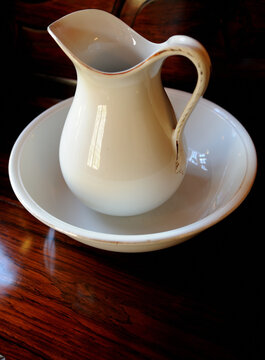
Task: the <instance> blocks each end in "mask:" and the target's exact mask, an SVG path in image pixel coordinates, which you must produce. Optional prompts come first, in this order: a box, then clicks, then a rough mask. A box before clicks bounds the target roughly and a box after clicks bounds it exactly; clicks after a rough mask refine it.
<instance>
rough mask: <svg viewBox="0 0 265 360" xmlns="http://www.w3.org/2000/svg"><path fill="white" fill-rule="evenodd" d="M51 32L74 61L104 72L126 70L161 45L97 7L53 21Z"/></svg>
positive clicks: (141, 61)
mask: <svg viewBox="0 0 265 360" xmlns="http://www.w3.org/2000/svg"><path fill="white" fill-rule="evenodd" d="M48 32H49V33H50V35H51V36H52V37H53V38H54V40H55V41H56V42H57V44H58V45H59V46H60V47H61V49H62V50H63V51H64V52H65V54H66V55H67V56H68V57H69V58H70V59H71V60H72V62H73V63H74V65H77V66H84V67H86V68H89V69H91V70H94V71H97V72H102V73H120V72H126V71H128V69H131V68H134V67H136V66H139V64H141V63H144V62H145V61H146V60H147V59H148V58H149V57H150V55H152V54H153V53H155V52H156V51H157V50H158V47H159V45H158V44H154V43H152V42H150V41H148V40H146V39H145V38H143V37H142V36H141V35H139V34H138V33H136V32H135V31H134V30H133V29H131V28H130V27H128V26H127V25H126V24H125V23H123V22H122V21H121V20H120V19H118V18H116V17H115V16H113V15H111V14H109V13H107V12H105V11H102V10H95V9H89V10H80V11H76V12H74V13H71V14H69V15H66V16H64V17H62V18H61V19H59V20H57V21H55V22H54V23H52V24H51V25H49V27H48Z"/></svg>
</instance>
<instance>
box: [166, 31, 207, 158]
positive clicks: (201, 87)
mask: <svg viewBox="0 0 265 360" xmlns="http://www.w3.org/2000/svg"><path fill="white" fill-rule="evenodd" d="M164 46H165V48H164V51H166V52H168V54H167V56H171V55H182V56H185V57H187V58H188V59H190V60H191V61H192V63H193V64H194V65H195V67H196V69H197V73H198V79H197V84H196V87H195V89H194V91H193V94H192V96H191V98H190V100H189V101H188V103H187V105H186V106H185V109H184V110H183V112H182V114H181V116H180V118H179V120H178V123H177V126H176V129H175V139H176V145H177V148H178V143H179V139H180V136H181V133H182V130H183V128H184V125H185V123H186V121H187V119H188V117H189V116H190V114H191V112H192V111H193V109H194V107H195V106H196V104H197V102H198V101H199V99H200V97H201V96H202V95H203V94H204V92H205V90H206V88H207V85H208V82H209V77H210V72H211V61H210V58H209V55H208V53H207V51H206V50H205V48H204V47H203V46H202V45H201V44H200V43H199V42H198V41H197V40H195V39H193V38H191V37H189V36H184V35H175V36H172V37H171V38H169V39H168V40H167V41H166V42H165V43H164ZM164 55H165V54H164ZM177 150H178V149H177ZM177 156H178V154H177Z"/></svg>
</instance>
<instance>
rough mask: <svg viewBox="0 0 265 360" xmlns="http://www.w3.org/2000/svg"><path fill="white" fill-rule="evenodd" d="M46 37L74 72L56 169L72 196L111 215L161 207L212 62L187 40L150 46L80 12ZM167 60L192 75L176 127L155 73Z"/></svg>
mask: <svg viewBox="0 0 265 360" xmlns="http://www.w3.org/2000/svg"><path fill="white" fill-rule="evenodd" d="M48 31H49V32H50V34H51V35H52V36H53V38H54V39H55V41H56V42H57V43H58V44H59V46H60V47H61V48H62V50H63V51H64V52H65V53H66V55H67V56H68V57H69V58H70V59H71V60H72V62H73V64H74V66H75V68H76V72H77V88H76V93H75V97H74V100H73V103H72V106H71V109H70V111H69V113H68V116H67V119H66V122H65V125H64V129H63V132H62V137H61V142H60V151H59V156H60V165H61V170H62V173H63V176H64V179H65V181H66V183H67V184H68V186H69V187H70V189H71V190H72V191H73V193H74V194H75V195H76V196H78V198H79V199H80V200H82V201H83V202H84V203H85V204H86V205H88V206H89V207H91V208H93V209H95V210H97V211H100V212H103V213H106V214H110V215H135V214H139V213H142V212H146V211H148V210H151V209H153V208H155V207H157V206H159V205H161V204H162V203H163V202H164V201H166V200H167V199H168V198H169V197H170V196H171V195H172V194H173V193H174V192H175V191H176V189H177V188H178V186H179V185H180V183H181V181H182V179H183V177H184V173H185V169H186V156H185V141H184V139H183V138H182V131H183V127H184V125H185V122H186V120H187V118H188V116H189V115H190V113H191V111H192V110H193V108H194V106H195V105H196V103H197V101H198V100H199V98H200V96H201V95H202V94H203V93H204V91H205V89H206V87H207V84H208V80H209V74H210V60H209V57H208V54H207V52H206V51H205V49H204V48H203V46H202V45H201V44H200V43H198V42H197V41H196V40H194V39H192V38H190V37H187V36H173V37H171V38H170V39H169V40H168V41H166V42H164V43H162V44H155V43H152V42H150V41H148V40H146V39H144V38H143V37H142V36H140V35H139V34H137V33H136V32H135V31H134V30H132V29H131V28H129V27H128V26H127V25H126V24H124V23H123V22H122V21H121V20H119V19H117V18H115V17H114V16H113V15H111V14H109V13H106V12H104V11H100V10H81V11H77V12H74V13H72V14H70V15H67V16H65V17H63V18H61V19H59V20H58V21H56V22H54V23H52V24H51V25H50V26H49V28H48ZM171 55H183V56H186V57H188V58H189V59H190V60H191V61H192V62H193V64H194V65H195V66H196V68H197V72H198V81H197V85H196V88H195V90H194V93H193V95H192V97H191V99H190V101H189V102H188V104H187V106H186V108H185V109H184V111H183V113H182V115H181V117H180V119H179V121H178V123H177V121H176V119H175V114H174V111H173V109H172V107H171V104H170V102H169V100H168V97H167V95H166V93H165V91H164V89H163V86H162V83H161V77H160V70H161V66H162V63H163V61H164V59H165V58H166V57H168V56H171Z"/></svg>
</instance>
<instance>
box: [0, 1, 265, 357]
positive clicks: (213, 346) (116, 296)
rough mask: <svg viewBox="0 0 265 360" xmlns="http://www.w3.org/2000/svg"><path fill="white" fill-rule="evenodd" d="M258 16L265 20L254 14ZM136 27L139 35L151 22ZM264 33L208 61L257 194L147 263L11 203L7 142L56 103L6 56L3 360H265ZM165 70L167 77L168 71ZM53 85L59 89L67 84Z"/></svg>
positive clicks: (0, 177)
mask: <svg viewBox="0 0 265 360" xmlns="http://www.w3.org/2000/svg"><path fill="white" fill-rule="evenodd" d="M79 2H80V3H82V1H79ZM79 2H78V3H79ZM16 3H17V4H18V8H17V9H18V10H16V11H17V12H19V11H21V7H22V6H26V10H27V11H29V9H30V7H29V6H32V4H30V3H32V1H23V2H22V1H16ZM37 3H38V5H36V6H41V5H40V4H42V3H45V2H37ZM46 3H49V4H50V3H53V2H52V1H46ZM57 3H59V2H54V3H53V4H57ZM96 3H99V1H98V2H96ZM125 3H128V2H127V1H126V2H125ZM168 3H169V4H171V5H172V4H173V3H174V2H173V1H168ZM179 3H184V2H178V4H179ZM198 3H202V2H200V1H197V2H196V4H198ZM232 3H234V4H237V5H238V4H240V6H243V5H242V4H245V5H246V4H247V5H249V3H250V2H247V1H246V2H232ZM255 3H257V2H255ZM121 4H122V2H121V1H116V2H115V4H114V5H115V6H114V7H113V9H114V10H115V11H116V12H117V14H120V16H122V14H124V18H126V16H127V15H128V14H127V12H126V11H125V10H126V8H125V10H123V11H119V12H118V10H117V9H118V7H120V6H121ZM157 4H159V1H157ZM175 4H176V2H175ZM245 5H244V6H245ZM19 6H20V7H19ZM27 6H28V7H27ZM126 6H127V9H128V4H127V5H126ZM150 6H151V5H150ZM156 6H158V5H156ZM23 9H24V8H23ZM31 9H35V8H34V7H33V8H31ZM56 9H57V8H56ZM58 9H59V7H58ZM58 9H57V10H58ZM146 9H147V10H148V8H147V7H146ZM150 9H151V10H152V9H154V8H153V7H150ZM240 9H243V10H244V7H241V8H240ZM26 10H25V9H24V10H23V11H26ZM106 10H107V11H111V7H110V9H106ZM114 10H113V11H114ZM147 10H146V11H147ZM151 10H150V11H151ZM12 11H14V9H12ZM32 11H33V10H32ZM152 11H153V10H152ZM152 11H151V14H152ZM231 11H232V10H231ZM259 11H260V10H259ZM10 14H11V12H10ZM12 14H13V13H12ZM22 14H23V12H22ZM237 14H241V15H242V12H240V11H238V12H237ZM253 14H256V15H255V16H258V15H257V10H255V11H254V10H253V13H252V15H253ZM57 15H59V16H60V12H59V10H58V12H56V13H55V15H54V16H57ZM125 15H126V16H125ZM16 16H17V18H18V20H16V21H15V23H16V24H20V25H21V22H22V20H23V19H22V17H21V16H22V15H21V13H19V15H16ZM19 16H20V17H19ZM34 16H35V14H34ZM34 16H33V19H35V20H36V17H34ZM45 16H46V15H45ZM244 16H246V13H245V12H244V15H243V19H245V18H244ZM253 16H254V15H253ZM256 18H257V19H259V18H258V17H256ZM35 20H34V21H35ZM133 21H134V23H135V26H136V28H137V26H139V28H141V26H143V24H144V22H143V21H142V20H141V19H138V20H137V19H136V20H135V19H134V20H133ZM137 21H138V23H137ZM137 24H138V25H137ZM255 24H257V22H256V23H255ZM260 24H261V21H260ZM16 26H17V27H16V29H18V25H16ZM222 26H224V24H223V23H222ZM229 26H230V27H229V29H230V30H231V29H232V25H231V24H230V25H229ZM259 26H261V25H259ZM261 27H262V26H261ZM257 28H258V29H259V30H258V31H256V30H255V29H256V28H255V29H254V30H255V31H256V33H255V32H254V30H253V28H250V29H249V32H248V34H250V35H249V38H248V39H249V41H250V43H251V44H252V48H251V49H252V50H251V51H252V52H251V53H249V54H248V57H242V56H241V55H242V54H241V52H242V48H240V49H239V50H240V51H241V52H240V51H239V53H238V56H234V57H232V58H231V57H230V58H229V59H230V60H231V59H232V60H231V62H229V64H228V63H226V66H225V67H224V66H223V65H222V57H220V58H218V54H219V53H218V52H217V53H216V54H217V55H216V58H215V57H214V54H215V53H214V52H213V57H214V59H213V60H214V61H213V63H214V64H215V65H216V67H217V73H214V74H213V77H212V80H211V83H210V85H209V89H208V90H207V92H206V94H205V97H206V98H208V99H209V100H212V101H214V102H216V103H218V104H219V105H221V106H223V107H224V108H226V109H227V110H228V111H229V112H231V113H232V114H233V115H234V116H236V117H237V118H238V120H239V121H240V122H241V123H242V124H243V126H244V127H245V128H246V130H247V131H248V132H249V134H250V136H251V137H252V139H253V142H254V144H255V146H256V149H257V154H258V162H259V167H258V173H257V178H256V181H255V183H254V186H253V188H252V190H251V192H250V194H249V195H248V197H247V198H246V200H245V201H244V202H243V203H242V204H241V205H240V207H239V208H238V209H236V210H235V211H234V212H233V213H232V214H231V215H229V216H228V217H227V218H226V219H224V220H223V221H221V222H220V223H218V224H216V225H215V226H213V227H212V228H210V229H208V230H205V231H204V232H202V233H201V234H200V235H198V236H196V237H194V238H192V239H190V240H188V241H186V242H185V243H183V244H180V245H178V246H175V247H172V248H169V249H166V250H160V251H156V252H150V253H142V254H122V253H114V252H107V251H103V250H97V249H94V248H92V247H89V246H86V245H84V244H81V243H79V242H77V241H74V240H72V239H70V238H69V237H67V236H66V235H63V234H61V233H59V232H57V231H54V230H53V229H51V228H49V227H47V226H46V225H44V224H42V223H41V222H39V221H38V220H37V219H35V218H34V217H33V216H32V215H30V214H29V213H28V212H27V211H26V210H25V209H24V207H23V206H22V205H21V204H20V202H19V201H18V200H17V199H16V197H15V195H14V193H13V190H12V188H11V186H10V183H9V178H8V159H9V154H10V151H11V148H12V145H13V143H14V141H15V140H16V138H17V136H18V134H19V133H20V132H21V131H22V129H23V128H24V127H25V126H26V124H27V123H29V122H30V121H31V120H32V119H33V118H34V117H35V116H36V115H37V114H38V113H39V112H40V111H42V110H44V108H45V106H46V107H47V106H50V105H51V104H52V103H54V102H56V101H58V100H60V99H58V96H57V94H58V92H56V94H54V87H48V86H46V85H47V81H48V80H51V78H50V77H49V76H47V77H46V78H45V79H44V77H43V76H40V75H39V73H38V74H37V71H36V72H35V74H34V76H33V75H32V76H31V77H29V82H28V83H27V84H26V83H25V82H23V83H19V80H21V78H23V76H22V74H21V73H19V74H18V73H17V71H15V70H14V66H15V65H14V63H15V61H14V59H13V58H12V59H13V60H10V58H11V55H10V58H5V59H3V61H4V62H5V65H6V69H7V70H6V71H3V74H2V77H3V82H2V84H3V86H5V89H6V91H5V92H4V95H2V116H1V126H2V129H1V147H0V359H1V356H2V357H3V358H5V360H35V359H36V360H37V359H45V360H46V359H55V360H56V359H64V360H70V359H71V360H74V359H78V360H80V359H90V360H94V359H95V360H97V359H99V360H104V359H113V360H119V359H121V360H124V359H135V360H138V359H139V360H141V359H150V360H162V359H163V360H164V359H180V360H182V359H183V360H184V359H190V360H191V359H194V360H197V359H201V360H207V359H209V360H217V359H220V360H224V359H231V360H235V359H237V360H241V359H255V360H256V359H262V358H264V357H263V356H264V334H263V332H262V329H263V330H264V317H263V312H262V311H263V308H264V298H263V297H262V293H263V292H262V290H263V288H264V245H263V243H264V225H263V224H264V209H263V208H264V188H263V187H264V171H263V169H262V168H263V167H264V140H263V139H264V135H263V134H264V125H263V120H264V106H263V103H264V99H263V98H264V85H265V81H264V79H265V76H264V72H263V70H264V67H263V65H261V58H262V56H264V52H263V54H260V53H258V52H256V53H255V52H254V50H253V49H254V45H255V44H256V45H257V43H258V40H257V43H255V44H254V43H253V38H254V35H256V36H257V38H258V39H259V38H261V30H262V31H263V30H264V28H262V29H260V27H258V25H257ZM184 29H185V27H184ZM236 29H238V28H236ZM251 29H252V30H251ZM24 30H25V31H28V27H24ZM17 31H18V30H16V32H15V33H16V34H17ZM36 31H37V30H36ZM251 31H252V32H251ZM10 33H12V34H14V32H13V30H12V29H11V30H10ZM253 34H254V35H253ZM35 35H36V36H37V35H39V33H36V34H35ZM204 36H206V35H205V34H204ZM234 40H235V41H236V40H237V38H234ZM12 44H13V43H12ZM253 44H254V45H253ZM15 45H16V49H17V46H18V45H17V43H16V44H15ZM6 46H9V47H10V43H8V44H7V45H6ZM231 46H233V42H232V44H231ZM230 50H231V49H230ZM231 51H232V50H231ZM232 52H233V51H232ZM257 54H259V56H258V55H257ZM16 56H17V57H16V58H15V59H18V60H19V59H20V58H19V55H16ZM226 59H227V58H226ZM263 60H264V58H263ZM168 66H169V70H168V72H167V70H166V72H165V78H166V79H167V78H168V79H170V74H171V70H170V69H171V68H170V66H171V65H170V64H169V65H168ZM172 66H173V65H172ZM19 69H20V68H19ZM218 69H219V70H218ZM224 69H226V70H227V71H228V73H227V74H228V75H227V76H226V77H225V76H223V75H222V74H224ZM20 70H21V69H20ZM27 71H28V69H27ZM218 71H219V73H218ZM36 74H37V75H36ZM35 75H36V76H35ZM36 79H37V80H36ZM47 79H48V80H47ZM52 81H54V80H52ZM37 83H38V84H39V85H38V86H37V85H36V84H37ZM14 84H16V85H14ZM32 84H35V86H32ZM43 84H45V86H44V85H43ZM64 84H65V88H66V87H67V84H68V83H67V84H66V83H64ZM57 85H58V87H57V89H59V90H60V89H62V87H63V85H62V82H59V83H58V84H57ZM166 85H172V84H170V81H169V83H167V82H166ZM173 86H174V84H173ZM23 87H24V91H22V90H21V89H22V88H23ZM176 87H177V85H176ZM49 89H50V90H49ZM44 90H45V91H46V93H45V94H44V93H43V92H44ZM59 90H58V91H59ZM67 91H68V90H67ZM67 91H66V92H67ZM49 92H50V94H51V96H50V98H48V97H47V93H49ZM70 92H71V91H70ZM25 94H26V95H25ZM62 94H63V95H62V97H63V96H65V92H63V91H62ZM67 94H68V93H67ZM54 99H55V100H54ZM22 100H23V101H22Z"/></svg>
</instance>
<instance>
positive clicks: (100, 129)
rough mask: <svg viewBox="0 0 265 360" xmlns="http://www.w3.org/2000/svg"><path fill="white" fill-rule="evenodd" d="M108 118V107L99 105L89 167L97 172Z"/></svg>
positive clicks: (90, 149) (89, 155)
mask: <svg viewBox="0 0 265 360" xmlns="http://www.w3.org/2000/svg"><path fill="white" fill-rule="evenodd" d="M106 117H107V105H98V108H97V115H96V121H95V126H94V130H93V135H92V139H91V144H90V147H89V152H88V159H87V165H88V166H89V167H91V168H93V169H95V170H97V169H99V166H100V153H101V146H102V139H103V134H104V128H105V122H106Z"/></svg>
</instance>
